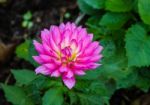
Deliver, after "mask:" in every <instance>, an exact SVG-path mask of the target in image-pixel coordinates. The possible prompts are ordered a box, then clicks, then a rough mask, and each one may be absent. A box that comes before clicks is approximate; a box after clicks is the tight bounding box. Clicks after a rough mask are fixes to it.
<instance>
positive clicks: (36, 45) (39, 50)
mask: <svg viewBox="0 0 150 105" xmlns="http://www.w3.org/2000/svg"><path fill="white" fill-rule="evenodd" d="M33 44H34V46H35V49H36V50H37V51H38V52H39V53H44V50H43V46H42V44H40V43H39V42H37V41H36V40H33Z"/></svg>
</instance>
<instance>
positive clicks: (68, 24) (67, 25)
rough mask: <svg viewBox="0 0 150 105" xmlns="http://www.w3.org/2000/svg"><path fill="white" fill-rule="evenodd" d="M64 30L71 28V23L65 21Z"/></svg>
mask: <svg viewBox="0 0 150 105" xmlns="http://www.w3.org/2000/svg"><path fill="white" fill-rule="evenodd" d="M65 30H71V23H70V22H67V24H66V27H65Z"/></svg>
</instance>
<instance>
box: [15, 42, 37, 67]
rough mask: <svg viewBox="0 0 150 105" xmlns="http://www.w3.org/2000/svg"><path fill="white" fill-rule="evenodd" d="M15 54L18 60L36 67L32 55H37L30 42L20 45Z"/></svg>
mask: <svg viewBox="0 0 150 105" xmlns="http://www.w3.org/2000/svg"><path fill="white" fill-rule="evenodd" d="M16 54H17V56H18V57H19V58H22V59H24V60H26V61H29V62H30V63H31V64H33V65H34V66H37V65H38V64H37V63H36V62H35V61H34V60H33V58H32V56H33V55H36V54H37V52H36V51H35V49H34V46H33V43H32V40H26V41H25V42H23V43H22V44H20V45H19V46H18V47H17V49H16Z"/></svg>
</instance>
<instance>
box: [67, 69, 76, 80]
mask: <svg viewBox="0 0 150 105" xmlns="http://www.w3.org/2000/svg"><path fill="white" fill-rule="evenodd" d="M73 75H74V74H73V72H72V71H71V70H70V69H68V71H67V72H66V73H65V77H67V78H71V77H73Z"/></svg>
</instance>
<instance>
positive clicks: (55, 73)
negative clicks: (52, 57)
mask: <svg viewBox="0 0 150 105" xmlns="http://www.w3.org/2000/svg"><path fill="white" fill-rule="evenodd" d="M60 75H61V74H60V72H59V71H58V70H55V71H53V72H52V73H51V76H52V77H59V76H60Z"/></svg>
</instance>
